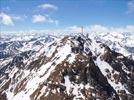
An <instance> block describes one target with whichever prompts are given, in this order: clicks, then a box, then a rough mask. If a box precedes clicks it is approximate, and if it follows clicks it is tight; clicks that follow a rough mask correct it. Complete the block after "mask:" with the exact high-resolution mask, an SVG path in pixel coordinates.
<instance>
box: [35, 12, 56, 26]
mask: <svg viewBox="0 0 134 100" xmlns="http://www.w3.org/2000/svg"><path fill="white" fill-rule="evenodd" d="M32 22H33V23H53V24H55V25H58V24H59V21H58V20H54V19H52V18H51V17H50V16H49V15H44V16H43V15H40V14H39V15H33V16H32Z"/></svg>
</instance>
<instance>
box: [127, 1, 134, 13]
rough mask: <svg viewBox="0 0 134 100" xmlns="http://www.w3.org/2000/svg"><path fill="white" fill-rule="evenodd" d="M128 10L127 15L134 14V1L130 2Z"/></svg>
mask: <svg viewBox="0 0 134 100" xmlns="http://www.w3.org/2000/svg"><path fill="white" fill-rule="evenodd" d="M127 6H128V10H127V13H129V14H130V13H134V0H130V1H129V2H128V4H127Z"/></svg>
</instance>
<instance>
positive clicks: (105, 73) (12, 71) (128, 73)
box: [0, 33, 134, 100]
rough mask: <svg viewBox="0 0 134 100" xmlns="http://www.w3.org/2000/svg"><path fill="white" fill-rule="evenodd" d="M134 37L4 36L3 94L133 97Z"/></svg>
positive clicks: (44, 98) (57, 99)
mask: <svg viewBox="0 0 134 100" xmlns="http://www.w3.org/2000/svg"><path fill="white" fill-rule="evenodd" d="M132 37H133V36H132V35H131V34H130V35H129V36H126V35H125V33H124V34H117V35H115V34H111V33H109V34H108V33H106V34H95V33H92V34H87V35H82V34H76V35H65V36H60V37H55V36H53V35H45V36H31V37H29V38H26V37H23V38H21V37H17V38H15V39H14V37H8V38H7V37H3V38H0V39H1V42H0V100H133V98H134V60H133V57H134V44H132V43H133V42H132V41H133V39H132ZM24 38H25V39H24ZM130 43H131V44H130Z"/></svg>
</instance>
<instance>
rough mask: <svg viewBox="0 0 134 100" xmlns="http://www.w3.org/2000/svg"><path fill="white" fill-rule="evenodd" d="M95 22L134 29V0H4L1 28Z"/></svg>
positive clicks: (43, 27)
mask: <svg viewBox="0 0 134 100" xmlns="http://www.w3.org/2000/svg"><path fill="white" fill-rule="evenodd" d="M93 25H94V26H96V25H99V26H100V27H101V26H106V27H110V28H111V27H122V28H128V27H129V28H130V29H133V28H134V27H133V26H134V0H0V31H1V32H5V31H31V30H54V29H64V28H65V27H66V28H67V27H72V28H77V27H78V26H85V27H87V26H93ZM68 29H69V28H68Z"/></svg>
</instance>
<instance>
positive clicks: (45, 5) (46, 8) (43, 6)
mask: <svg viewBox="0 0 134 100" xmlns="http://www.w3.org/2000/svg"><path fill="white" fill-rule="evenodd" d="M38 7H39V8H41V9H44V10H58V7H57V6H55V5H53V4H49V3H45V4H42V5H39V6H38Z"/></svg>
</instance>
